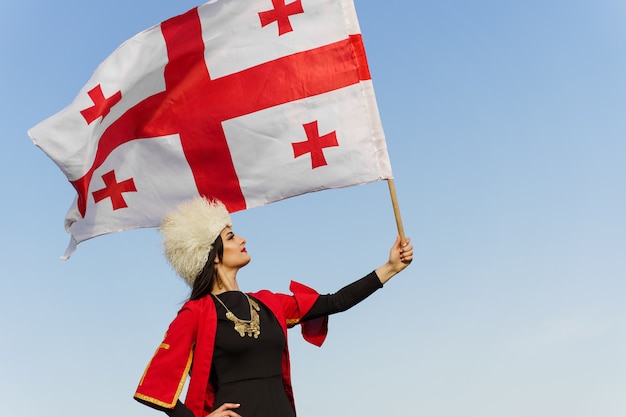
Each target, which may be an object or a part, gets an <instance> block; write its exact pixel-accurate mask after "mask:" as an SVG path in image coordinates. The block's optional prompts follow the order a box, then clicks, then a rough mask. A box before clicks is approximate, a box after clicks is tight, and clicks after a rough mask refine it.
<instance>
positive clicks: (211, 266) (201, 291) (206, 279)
mask: <svg viewBox="0 0 626 417" xmlns="http://www.w3.org/2000/svg"><path fill="white" fill-rule="evenodd" d="M222 256H224V242H222V237H221V236H218V237H217V239H215V242H213V248H212V249H211V250H210V251H209V259H207V261H206V264H204V268H202V271H200V273H199V274H198V276H197V277H196V280H195V281H194V282H193V288H192V289H191V295H190V296H189V299H190V300H198V299H200V298H202V297H204V296H205V295H208V294H210V293H211V290H212V289H213V284H214V283H215V280H216V279H217V270H216V269H215V258H218V259H222Z"/></svg>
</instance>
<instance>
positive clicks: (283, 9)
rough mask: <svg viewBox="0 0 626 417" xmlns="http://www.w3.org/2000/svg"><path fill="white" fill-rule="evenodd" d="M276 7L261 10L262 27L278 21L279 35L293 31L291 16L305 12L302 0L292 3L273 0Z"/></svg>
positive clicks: (283, 0)
mask: <svg viewBox="0 0 626 417" xmlns="http://www.w3.org/2000/svg"><path fill="white" fill-rule="evenodd" d="M272 5H273V6H274V8H273V9H272V10H268V11H265V12H259V18H260V19H261V27H265V26H267V25H269V24H270V23H272V22H277V23H278V36H280V35H284V34H285V33H287V32H291V31H292V30H293V28H292V27H291V22H290V21H289V16H291V15H293V14H299V13H304V9H303V8H302V0H296V1H294V2H292V3H289V4H285V0H272Z"/></svg>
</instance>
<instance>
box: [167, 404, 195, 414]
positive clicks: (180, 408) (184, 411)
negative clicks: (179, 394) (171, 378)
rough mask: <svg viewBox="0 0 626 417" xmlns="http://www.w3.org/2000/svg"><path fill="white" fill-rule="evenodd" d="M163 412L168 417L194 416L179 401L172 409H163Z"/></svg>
mask: <svg viewBox="0 0 626 417" xmlns="http://www.w3.org/2000/svg"><path fill="white" fill-rule="evenodd" d="M163 411H165V414H167V415H168V417H194V415H193V413H192V412H191V410H190V409H188V408H187V407H186V406H185V404H183V403H181V402H180V401H178V402H177V403H176V405H175V406H174V408H172V409H165V410H163Z"/></svg>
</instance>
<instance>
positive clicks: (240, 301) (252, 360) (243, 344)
mask: <svg viewBox="0 0 626 417" xmlns="http://www.w3.org/2000/svg"><path fill="white" fill-rule="evenodd" d="M380 287H382V284H381V283H380V280H379V279H378V277H377V276H376V274H375V273H374V272H372V273H370V274H369V275H367V276H365V277H364V278H361V279H360V280H358V281H356V282H354V283H352V284H350V285H348V286H346V287H344V288H342V289H341V290H339V291H338V292H336V293H335V294H329V295H320V297H319V298H318V299H317V301H316V302H315V304H314V305H313V307H312V308H311V310H310V311H309V312H308V313H307V314H306V315H305V316H304V317H303V319H302V321H306V320H312V319H314V318H318V317H322V316H326V315H329V314H333V313H337V312H340V311H344V310H347V309H348V308H350V307H352V306H354V305H355V304H357V303H358V302H360V301H362V300H363V299H365V298H366V297H368V296H369V295H370V294H372V293H373V292H374V291H376V290H377V289H378V288H380ZM212 297H213V298H214V301H215V307H216V311H217V320H218V321H217V330H216V335H215V349H214V352H213V360H212V366H211V376H210V383H211V384H212V385H213V387H214V389H215V390H214V392H215V401H214V408H218V407H219V406H221V405H222V404H223V403H227V402H228V403H238V404H241V406H240V407H239V408H236V409H234V410H233V411H235V412H236V413H238V414H239V415H241V416H242V417H295V415H296V412H295V410H294V409H293V406H292V405H291V402H290V401H289V398H288V397H287V394H286V392H285V388H284V385H283V377H282V358H283V351H284V349H285V344H286V340H285V335H284V333H283V330H282V328H281V326H280V324H279V323H278V321H277V319H276V317H274V315H273V314H272V312H271V311H270V310H269V308H267V307H266V306H264V305H263V304H262V303H261V302H260V301H258V300H254V299H253V300H254V301H256V302H257V304H258V305H259V307H260V311H259V313H258V314H259V319H260V327H261V332H260V334H259V337H258V338H256V339H255V338H254V337H250V336H248V335H244V336H243V337H242V336H240V335H239V333H238V332H236V331H235V330H234V327H233V322H232V321H230V320H228V319H227V318H226V309H225V308H224V306H223V305H222V303H224V305H226V306H227V307H228V309H229V310H230V311H231V312H232V313H233V314H235V316H237V317H238V318H239V319H241V320H249V319H250V305H249V303H248V299H247V298H246V296H245V295H244V294H243V293H242V292H240V291H228V292H225V293H222V294H219V296H215V295H212ZM215 297H219V300H221V301H222V303H220V302H219V301H218V300H216V299H215ZM251 299H252V297H251ZM164 411H165V412H166V413H167V414H168V415H169V416H170V417H187V416H192V413H191V411H189V409H187V407H185V406H184V405H183V404H182V403H181V402H178V403H177V404H176V406H175V407H174V409H172V410H164Z"/></svg>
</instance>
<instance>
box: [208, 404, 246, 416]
mask: <svg viewBox="0 0 626 417" xmlns="http://www.w3.org/2000/svg"><path fill="white" fill-rule="evenodd" d="M233 408H239V404H233V403H224V404H222V405H220V406H219V407H218V408H216V409H215V410H213V412H212V413H211V414H209V415H207V417H241V416H240V415H239V414H237V413H235V412H234V411H233V410H232V409H233Z"/></svg>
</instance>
